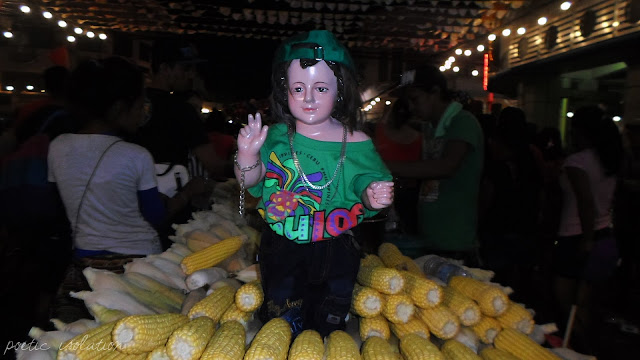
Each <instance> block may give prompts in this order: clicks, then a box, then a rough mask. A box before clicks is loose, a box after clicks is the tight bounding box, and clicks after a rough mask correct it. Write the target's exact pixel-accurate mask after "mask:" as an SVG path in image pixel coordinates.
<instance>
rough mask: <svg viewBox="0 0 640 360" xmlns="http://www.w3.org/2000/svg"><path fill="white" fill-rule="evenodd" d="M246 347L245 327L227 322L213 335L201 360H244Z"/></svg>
mask: <svg viewBox="0 0 640 360" xmlns="http://www.w3.org/2000/svg"><path fill="white" fill-rule="evenodd" d="M244 346H245V330H244V327H243V326H242V325H240V323H239V322H237V321H227V322H225V323H224V324H222V325H220V327H219V328H218V330H216V332H215V334H213V337H212V338H211V340H210V341H209V344H208V345H207V347H206V348H205V350H204V352H203V353H202V357H200V360H242V358H243V357H244Z"/></svg>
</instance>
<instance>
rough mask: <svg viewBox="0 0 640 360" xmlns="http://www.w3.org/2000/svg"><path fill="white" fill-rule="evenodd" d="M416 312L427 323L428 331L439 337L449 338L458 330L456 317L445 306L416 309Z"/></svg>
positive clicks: (458, 324) (458, 323)
mask: <svg viewBox="0 0 640 360" xmlns="http://www.w3.org/2000/svg"><path fill="white" fill-rule="evenodd" d="M416 313H417V315H418V317H419V318H420V320H422V321H424V323H425V324H427V326H428V327H429V331H430V332H431V333H432V334H434V335H435V336H437V337H439V338H440V339H443V340H446V339H451V338H453V337H454V336H456V334H457V333H458V331H459V330H460V322H459V320H458V317H457V316H456V315H455V314H454V313H453V312H451V310H449V308H447V307H445V306H442V305H438V306H436V307H434V308H431V309H418V311H417V312H416Z"/></svg>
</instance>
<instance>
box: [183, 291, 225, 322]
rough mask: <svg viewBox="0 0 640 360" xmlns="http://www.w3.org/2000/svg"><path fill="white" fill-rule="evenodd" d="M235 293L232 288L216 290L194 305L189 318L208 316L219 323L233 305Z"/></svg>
mask: <svg viewBox="0 0 640 360" xmlns="http://www.w3.org/2000/svg"><path fill="white" fill-rule="evenodd" d="M234 293H235V291H234V289H233V288H232V287H231V286H222V287H219V288H217V289H215V290H214V291H213V292H212V293H211V294H209V295H208V296H207V297H205V298H204V299H202V300H200V301H198V302H197V303H196V304H195V305H193V307H192V308H191V310H189V314H188V315H189V318H190V319H194V318H197V317H199V316H208V317H209V318H211V320H213V321H214V322H215V323H218V321H220V318H221V317H222V315H223V314H224V312H225V311H227V309H228V308H229V306H231V304H232V303H233V297H234Z"/></svg>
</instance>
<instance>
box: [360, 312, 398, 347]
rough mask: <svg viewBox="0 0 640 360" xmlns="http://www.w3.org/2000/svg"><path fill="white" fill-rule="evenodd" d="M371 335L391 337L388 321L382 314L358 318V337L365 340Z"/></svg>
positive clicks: (386, 338) (384, 337) (387, 338)
mask: <svg viewBox="0 0 640 360" xmlns="http://www.w3.org/2000/svg"><path fill="white" fill-rule="evenodd" d="M372 336H379V337H381V338H383V339H385V340H389V337H391V330H389V323H388V322H387V319H385V318H384V317H383V316H382V315H378V316H374V317H371V318H360V339H361V340H362V341H365V340H367V339H368V338H370V337H372Z"/></svg>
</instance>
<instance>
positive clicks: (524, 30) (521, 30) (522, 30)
mask: <svg viewBox="0 0 640 360" xmlns="http://www.w3.org/2000/svg"><path fill="white" fill-rule="evenodd" d="M526 32H527V29H525V28H523V27H521V28H518V35H524V34H525V33H526Z"/></svg>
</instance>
